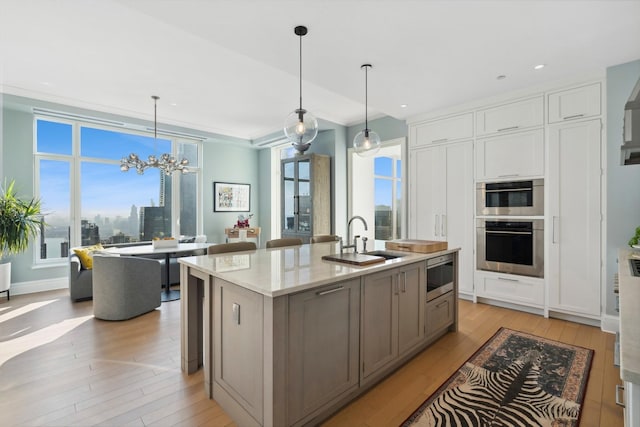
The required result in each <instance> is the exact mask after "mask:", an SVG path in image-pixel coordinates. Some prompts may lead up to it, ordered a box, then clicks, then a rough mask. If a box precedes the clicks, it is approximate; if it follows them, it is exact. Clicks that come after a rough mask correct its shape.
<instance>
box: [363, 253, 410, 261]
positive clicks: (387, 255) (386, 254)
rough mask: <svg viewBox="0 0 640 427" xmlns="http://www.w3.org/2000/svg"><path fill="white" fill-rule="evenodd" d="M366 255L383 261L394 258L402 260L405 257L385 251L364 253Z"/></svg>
mask: <svg viewBox="0 0 640 427" xmlns="http://www.w3.org/2000/svg"><path fill="white" fill-rule="evenodd" d="M364 253H365V254H366V255H373V256H380V257H382V258H384V259H396V258H402V257H403V256H406V255H405V254H398V253H395V252H387V251H370V252H364Z"/></svg>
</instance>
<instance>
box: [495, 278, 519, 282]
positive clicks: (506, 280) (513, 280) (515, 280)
mask: <svg viewBox="0 0 640 427" xmlns="http://www.w3.org/2000/svg"><path fill="white" fill-rule="evenodd" d="M498 280H504V281H505V282H519V281H520V280H518V279H507V278H506V277H498Z"/></svg>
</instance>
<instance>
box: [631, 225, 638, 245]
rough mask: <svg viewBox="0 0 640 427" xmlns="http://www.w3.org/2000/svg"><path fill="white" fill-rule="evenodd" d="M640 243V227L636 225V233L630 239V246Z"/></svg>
mask: <svg viewBox="0 0 640 427" xmlns="http://www.w3.org/2000/svg"><path fill="white" fill-rule="evenodd" d="M639 243H640V227H636V234H635V236H633V237H632V238H631V239H629V246H636V245H638V244H639Z"/></svg>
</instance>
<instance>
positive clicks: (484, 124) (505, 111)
mask: <svg viewBox="0 0 640 427" xmlns="http://www.w3.org/2000/svg"><path fill="white" fill-rule="evenodd" d="M543 124H544V97H543V96H536V97H535V98H529V99H524V100H520V101H515V102H511V103H508V104H502V105H498V106H495V107H491V108H487V109H484V110H479V111H478V112H477V113H476V134H477V135H478V136H482V135H490V134H495V133H500V132H511V131H517V130H523V129H527V128H531V127H535V126H542V125H543Z"/></svg>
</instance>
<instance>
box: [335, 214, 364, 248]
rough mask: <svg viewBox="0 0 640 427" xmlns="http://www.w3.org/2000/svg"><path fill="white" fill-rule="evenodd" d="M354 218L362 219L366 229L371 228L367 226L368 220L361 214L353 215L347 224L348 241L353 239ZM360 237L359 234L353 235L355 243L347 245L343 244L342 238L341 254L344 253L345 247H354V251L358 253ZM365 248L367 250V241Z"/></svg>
mask: <svg viewBox="0 0 640 427" xmlns="http://www.w3.org/2000/svg"><path fill="white" fill-rule="evenodd" d="M354 219H359V220H360V221H362V224H363V225H364V229H365V231H366V230H368V229H369V227H367V221H365V220H364V218H362V217H361V216H360V215H356V216H353V217H351V219H349V222H348V224H347V243H349V242H350V241H351V223H352V222H353V220H354ZM359 238H360V236H359V235H357V236H353V244H347V245H343V244H342V240H340V254H342V250H343V249H347V248H353V253H356V254H357V253H358V239H359ZM365 250H366V243H365Z"/></svg>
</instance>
